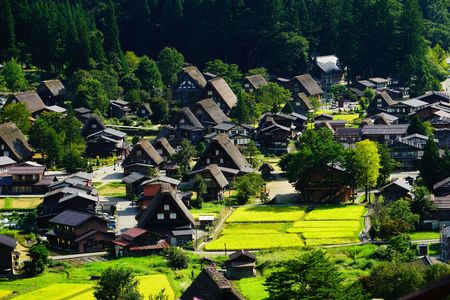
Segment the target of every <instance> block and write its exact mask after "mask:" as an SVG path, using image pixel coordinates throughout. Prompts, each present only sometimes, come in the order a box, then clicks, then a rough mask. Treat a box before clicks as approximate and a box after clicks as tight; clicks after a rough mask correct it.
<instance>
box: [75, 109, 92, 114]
mask: <svg viewBox="0 0 450 300" xmlns="http://www.w3.org/2000/svg"><path fill="white" fill-rule="evenodd" d="M73 111H74V112H76V113H79V114H80V115H84V114H87V113H90V112H92V110H90V109H89V108H86V107H78V108H75V109H74V110H73Z"/></svg>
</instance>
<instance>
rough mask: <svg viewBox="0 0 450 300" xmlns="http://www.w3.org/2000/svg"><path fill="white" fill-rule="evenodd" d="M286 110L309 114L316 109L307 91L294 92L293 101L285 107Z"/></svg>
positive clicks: (304, 114)
mask: <svg viewBox="0 0 450 300" xmlns="http://www.w3.org/2000/svg"><path fill="white" fill-rule="evenodd" d="M283 111H284V112H294V113H297V114H300V115H303V116H308V115H309V114H310V113H312V112H313V111H314V106H313V105H312V103H311V101H310V100H309V98H308V96H306V94H305V93H297V94H294V97H293V99H292V101H288V102H287V103H286V106H285V107H284V108H283Z"/></svg>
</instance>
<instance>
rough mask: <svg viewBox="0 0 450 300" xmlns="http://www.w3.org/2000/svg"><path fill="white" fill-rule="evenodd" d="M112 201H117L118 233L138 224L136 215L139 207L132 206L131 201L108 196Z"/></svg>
mask: <svg viewBox="0 0 450 300" xmlns="http://www.w3.org/2000/svg"><path fill="white" fill-rule="evenodd" d="M108 199H109V200H112V201H117V213H118V216H119V217H118V222H117V233H121V232H124V231H126V230H127V229H130V228H133V227H135V226H137V221H136V219H135V216H136V214H137V212H138V210H137V207H133V206H131V201H129V200H125V199H121V198H108Z"/></svg>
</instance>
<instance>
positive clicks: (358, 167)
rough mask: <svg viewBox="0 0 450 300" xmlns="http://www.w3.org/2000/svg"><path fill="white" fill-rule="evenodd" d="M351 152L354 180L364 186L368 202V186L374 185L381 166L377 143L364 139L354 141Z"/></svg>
mask: <svg viewBox="0 0 450 300" xmlns="http://www.w3.org/2000/svg"><path fill="white" fill-rule="evenodd" d="M352 152H353V155H352V157H353V160H354V164H353V165H354V166H355V177H356V182H357V183H358V185H359V186H362V187H364V191H365V199H368V200H369V203H370V194H369V192H370V188H371V187H374V186H375V185H376V183H377V180H378V176H379V174H380V167H381V166H380V155H379V153H378V148H377V144H376V143H375V142H372V141H369V140H364V141H361V142H358V143H356V146H355V149H354V150H353V151H352Z"/></svg>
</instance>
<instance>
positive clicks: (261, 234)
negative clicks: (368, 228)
mask: <svg viewBox="0 0 450 300" xmlns="http://www.w3.org/2000/svg"><path fill="white" fill-rule="evenodd" d="M365 212H366V208H365V207H364V206H360V205H323V206H317V207H314V208H311V209H310V210H307V208H306V207H301V206H247V207H239V208H237V209H236V210H235V211H234V212H233V213H232V215H231V216H230V217H229V218H228V219H227V221H226V224H225V227H224V229H223V230H222V231H221V233H220V234H219V236H218V238H217V239H215V240H213V241H212V242H210V243H208V244H207V245H206V246H205V250H206V251H220V250H225V248H226V249H227V250H239V249H247V250H263V249H272V248H291V247H301V246H305V245H306V246H310V245H311V246H313V245H314V246H316V245H337V244H351V243H357V242H359V234H360V232H361V230H362V228H363V227H364V214H365Z"/></svg>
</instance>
